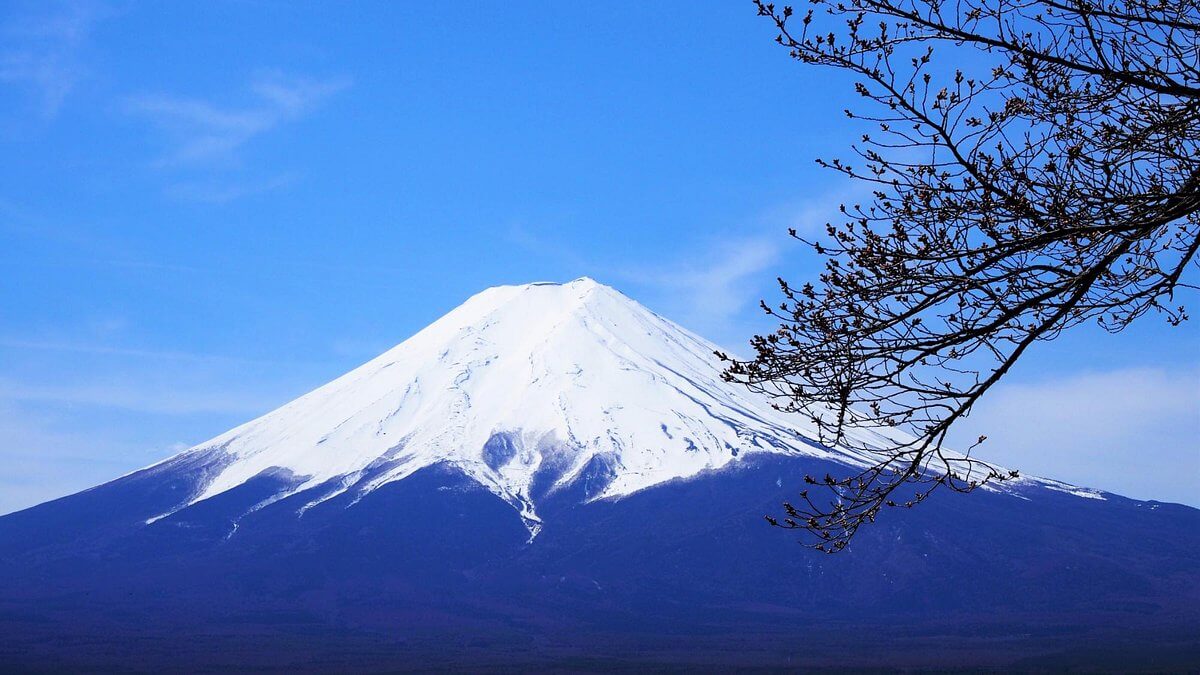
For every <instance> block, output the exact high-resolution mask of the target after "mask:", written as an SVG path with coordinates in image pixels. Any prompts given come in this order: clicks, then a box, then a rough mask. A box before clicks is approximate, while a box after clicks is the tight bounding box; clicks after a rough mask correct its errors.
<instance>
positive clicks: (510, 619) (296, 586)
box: [0, 278, 1200, 671]
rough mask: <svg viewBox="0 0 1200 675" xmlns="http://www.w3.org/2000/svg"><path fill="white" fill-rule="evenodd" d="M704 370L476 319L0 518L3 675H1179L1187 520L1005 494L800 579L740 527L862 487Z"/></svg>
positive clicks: (1194, 528) (1186, 608) (760, 533)
mask: <svg viewBox="0 0 1200 675" xmlns="http://www.w3.org/2000/svg"><path fill="white" fill-rule="evenodd" d="M714 350H715V346H714V345H712V344H711V343H709V342H707V341H706V340H704V339H703V338H700V337H698V336H696V335H694V334H692V333H690V332H689V331H687V330H685V329H683V328H681V327H680V326H678V325H676V324H674V323H672V322H671V321H668V320H667V319H664V318H663V317H661V316H659V315H657V314H655V313H654V312H652V311H650V310H648V309H646V308H645V307H643V306H641V305H640V304H638V303H637V302H634V301H633V300H631V299H629V298H628V297H626V296H624V295H622V294H621V293H619V292H617V291H615V290H613V289H611V288H609V287H607V286H604V285H601V284H598V283H596V282H595V281H592V280H591V279H587V278H584V279H578V280H575V281H573V282H570V283H566V284H551V283H535V284H527V285H523V286H505V287H497V288H492V289H489V290H486V291H483V292H482V293H479V294H478V295H476V296H474V297H472V298H470V299H469V300H467V301H466V302H465V303H464V304H463V305H461V306H459V307H458V308H457V309H454V310H453V311H451V312H450V313H449V314H447V315H445V316H444V317H442V318H441V319H439V320H438V321H436V322H434V323H433V324H431V325H430V326H428V327H427V328H425V329H424V330H422V331H420V332H419V333H417V334H416V335H414V336H413V337H411V338H409V339H408V340H406V341H404V342H403V343H401V344H399V345H397V346H396V347H394V348H392V349H390V350H388V351H387V352H385V353H383V354H382V355H380V356H378V357H377V358H375V359H372V360H371V361H369V362H367V363H365V364H363V365H362V366H360V367H358V368H356V369H355V370H353V371H351V372H349V373H347V374H346V375H344V376H342V377H339V378H337V379H335V380H333V381H332V382H330V383H328V384H326V385H324V386H322V387H320V388H318V389H316V390H314V391H312V392H310V393H308V394H306V395H304V396H301V397H300V398H298V399H296V400H294V401H292V402H290V403H287V404H285V405H284V406H282V407H280V408H278V409H277V410H274V411H272V412H270V413H268V414H266V415H264V416H262V417H260V418H258V419H256V420H253V421H250V422H248V423H246V424H243V425H242V426H239V427H237V428H234V429H231V430H230V431H228V432H226V433H223V434H221V435H219V436H217V437H215V438H213V439H211V440H209V441H206V442H204V443H200V444H199V445H196V446H195V447H192V448H190V449H188V450H186V451H184V452H182V453H180V454H178V455H175V456H173V457H170V458H168V459H166V460H164V461H162V462H159V463H157V464H155V465H153V466H150V467H147V468H145V469H142V470H140V471H136V472H133V473H131V474H128V475H126V476H122V477H120V478H117V479H116V480H114V481H111V482H109V483H105V484H103V485H100V486H98V487H95V488H92V489H90V490H86V491H84V492H81V493H78V494H75V495H71V496H68V497H64V498H62V499H58V500H55V501H52V502H48V503H46V504H42V505H40V506H36V507H33V508H31V509H27V510H24V511H21V512H18V513H14V514H10V515H8V516H4V517H0V667H3V666H7V667H9V668H10V669H18V670H19V669H27V670H61V669H73V670H78V669H83V670H88V669H91V670H97V669H99V670H135V671H136V670H152V671H162V670H164V669H165V670H206V669H224V668H236V669H241V670H254V669H258V670H268V671H272V670H278V671H297V670H321V671H326V670H356V671H362V670H419V669H435V670H436V669H471V670H486V669H513V668H517V669H521V668H532V667H542V666H546V665H554V666H556V667H559V668H563V669H567V670H593V669H613V668H628V669H643V668H654V669H660V670H661V669H674V668H689V667H708V668H741V667H765V668H780V667H809V668H819V667H826V668H868V667H875V666H879V665H884V664H886V665H891V666H914V667H938V668H952V667H991V668H1063V667H1073V666H1079V667H1084V668H1088V667H1091V668H1101V669H1126V668H1138V667H1146V668H1150V669H1174V668H1180V667H1191V666H1195V665H1200V603H1198V601H1200V511H1197V510H1196V509H1192V508H1189V507H1185V506H1180V505H1174V504H1163V503H1159V502H1145V501H1136V500H1131V499H1126V498H1124V497H1120V496H1118V495H1114V494H1111V493H1107V492H1102V491H1098V490H1091V489H1086V488H1079V487H1075V486H1071V485H1067V484H1064V483H1060V482H1057V481H1050V480H1042V479H1036V478H1023V479H1020V480H1019V481H1015V482H1012V483H1006V484H1004V485H1003V487H1001V488H996V489H989V490H986V491H980V492H977V493H976V494H972V495H969V496H963V495H954V494H946V495H936V496H935V497H934V498H932V499H931V500H929V501H928V502H927V503H926V504H923V505H922V507H921V508H920V509H915V510H913V511H905V512H904V513H888V514H885V515H884V517H881V518H880V521H879V522H878V523H876V524H875V525H873V526H872V527H870V528H868V529H866V530H864V531H863V532H862V533H860V534H859V535H858V537H857V538H856V539H855V541H854V543H853V545H852V546H851V548H850V549H849V550H848V551H846V552H843V553H841V554H838V555H836V556H823V555H819V554H816V553H814V552H811V551H809V550H808V549H804V548H801V547H799V546H797V545H796V543H795V542H794V540H793V538H791V537H789V536H788V535H787V534H786V533H781V532H780V531H778V530H772V529H770V528H768V527H766V526H765V525H764V523H763V521H762V515H763V514H764V513H771V512H774V511H775V509H776V507H777V505H778V504H779V503H780V502H782V501H784V500H786V499H787V498H788V496H789V494H790V493H792V492H794V491H795V490H796V489H798V487H797V486H798V485H800V484H801V483H802V480H803V476H804V475H806V474H823V473H826V472H830V473H834V474H835V475H836V474H839V473H845V472H846V471H852V470H853V467H855V466H861V465H862V464H863V463H864V462H866V461H869V458H867V457H863V456H861V455H858V454H855V453H852V452H850V451H847V450H845V449H843V448H839V447H826V446H823V445H822V444H820V443H819V442H817V441H816V440H815V439H816V434H815V432H814V431H813V430H812V429H810V428H807V427H806V426H805V425H804V423H803V421H802V420H800V419H797V418H794V417H792V416H789V415H785V414H783V413H780V412H778V411H776V410H774V409H773V408H772V407H771V405H770V402H769V401H767V400H765V399H764V398H762V397H760V396H758V395H757V394H753V393H751V392H749V391H748V390H746V389H744V388H742V387H740V386H738V385H735V384H731V383H727V382H724V381H722V380H721V378H720V376H719V372H720V364H719V363H718V362H717V360H716V357H715V356H714V354H713V352H714ZM858 440H862V441H866V442H870V441H871V440H872V439H870V438H861V439H858ZM856 445H858V444H856ZM1049 450H1052V449H1049ZM0 669H2V668H0Z"/></svg>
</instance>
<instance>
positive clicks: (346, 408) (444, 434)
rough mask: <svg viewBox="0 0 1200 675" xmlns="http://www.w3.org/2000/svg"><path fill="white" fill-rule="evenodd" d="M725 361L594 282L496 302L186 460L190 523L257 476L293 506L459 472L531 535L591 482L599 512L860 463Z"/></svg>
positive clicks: (519, 291)
mask: <svg viewBox="0 0 1200 675" xmlns="http://www.w3.org/2000/svg"><path fill="white" fill-rule="evenodd" d="M715 349H716V347H715V345H713V344H711V343H709V342H707V341H705V340H703V339H702V338H699V337H697V336H695V335H693V334H691V333H689V332H688V331H686V330H684V329H683V328H681V327H679V326H678V325H676V324H674V323H672V322H670V321H667V320H665V319H663V318H662V317H660V316H658V315H656V314H654V313H653V312H651V311H649V310H647V309H646V308H644V307H642V306H641V305H639V304H638V303H636V302H634V301H633V300H630V299H629V298H627V297H625V296H623V295H621V294H620V293H618V292H616V291H614V290H613V289H611V288H609V287H607V286H602V285H600V284H597V283H596V282H595V281H593V280H591V279H587V278H582V279H577V280H575V281H573V282H571V283H568V284H549V283H541V284H528V285H524V286H504V287H497V288H492V289H489V290H486V291H484V292H482V293H479V294H478V295H476V296H474V297H472V298H471V299H470V300H468V301H467V302H466V303H464V304H463V305H461V306H460V307H458V308H457V309H455V310H454V311H452V312H450V313H449V314H447V315H446V316H444V317H442V318H441V319H439V320H438V321H436V322H434V323H433V324H432V325H430V326H429V327H427V328H426V329H424V330H422V331H421V332H419V333H417V334H416V335H414V336H413V337H412V338H410V339H408V340H406V341H405V342H403V343H402V344H400V345H398V346H396V347H394V348H393V349H390V350H388V351H387V352H385V353H384V354H382V355H380V356H379V357H377V358H375V359H372V360H371V361H370V362H368V363H366V364H364V365H362V366H360V367H359V368H356V369H355V370H353V371H351V372H350V373H348V374H346V375H344V376H342V377H340V378H338V379H336V380H334V381H332V382H330V383H329V384H327V385H325V386H323V387H320V388H319V389H317V390H315V391H313V392H311V393H309V394H306V395H305V396H302V397H300V398H299V399H296V400H295V401H292V402H291V403H288V404H286V405H284V406H282V407H281V408H279V409H278V410H275V411H273V412H271V413H268V414H267V415H264V416H263V417H260V418H259V419H256V420H254V421H252V422H249V423H247V424H244V425H242V426H240V427H237V428H235V429H233V430H231V431H229V432H227V433H225V434H222V435H220V436H217V437H216V438H214V439H211V440H209V441H207V442H205V443H201V444H200V445H198V446H196V447H194V448H192V449H190V450H188V451H187V452H186V453H185V454H186V455H188V456H190V457H193V458H195V459H193V460H192V461H197V462H200V463H202V464H203V465H204V466H205V470H206V471H208V472H211V476H209V477H207V478H206V479H205V481H204V484H203V487H202V489H200V490H199V491H198V492H197V493H196V494H194V495H192V496H191V498H190V499H189V500H188V502H187V503H185V504H181V505H179V506H184V507H186V506H188V505H191V504H194V503H197V502H200V501H203V500H205V499H209V498H211V497H213V496H215V495H219V494H221V493H223V492H226V491H228V490H230V489H232V488H234V487H236V486H238V485H242V484H244V483H245V482H246V481H248V480H250V479H252V478H254V477H255V476H258V475H260V474H262V473H263V472H264V471H274V472H285V473H287V474H290V476H291V481H290V487H289V489H288V491H300V490H304V489H307V488H310V487H313V486H315V485H319V484H323V483H327V482H328V481H331V480H336V481H338V483H339V484H340V485H341V489H348V488H349V487H350V486H351V485H357V486H358V487H359V488H360V489H361V490H363V491H365V492H370V491H371V490H372V489H375V488H378V487H379V486H381V485H384V484H387V483H389V482H391V481H396V480H401V479H403V478H405V477H407V476H409V475H411V474H412V473H414V472H416V471H418V470H420V469H422V468H425V467H428V466H431V465H434V464H437V463H441V462H449V463H452V464H454V465H456V466H458V467H459V468H460V469H461V470H462V471H463V472H465V473H466V474H467V475H469V476H471V477H472V478H473V479H475V480H476V481H478V482H479V483H480V484H481V485H483V486H485V487H486V488H487V489H489V490H490V491H492V492H493V493H495V494H496V495H498V496H500V497H501V498H503V499H504V500H505V501H507V502H509V503H510V504H512V505H513V506H514V507H515V508H517V509H518V510H519V511H520V512H521V514H522V516H523V517H524V518H525V520H526V522H527V523H528V524H529V526H530V528H531V530H532V531H534V532H536V529H537V528H538V527H539V523H540V517H539V516H538V514H537V510H536V502H537V500H538V498H539V497H542V496H544V495H545V494H547V493H550V492H553V491H555V490H557V489H559V488H561V487H562V486H563V485H566V484H568V483H570V482H572V481H574V480H575V479H576V478H577V477H579V476H580V475H583V474H584V473H589V475H590V476H591V482H592V484H593V486H592V494H591V495H590V496H591V497H594V498H604V497H620V496H623V495H628V494H631V493H633V492H636V491H638V490H641V489H644V488H646V487H649V486H652V485H657V484H660V483H663V482H665V481H669V480H673V479H676V478H683V477H688V476H693V475H695V474H697V473H698V472H700V471H703V470H707V469H713V468H719V467H722V466H725V465H727V464H729V463H730V462H733V461H736V460H737V458H738V456H739V455H740V454H742V453H754V452H776V453H789V454H802V455H809V456H822V457H829V458H833V459H838V460H841V461H844V462H853V461H856V458H855V457H853V456H849V455H846V454H845V453H840V454H838V453H831V452H830V451H828V450H826V449H824V448H821V447H820V446H818V445H817V444H816V443H814V442H812V441H811V440H809V439H808V438H806V437H805V436H804V435H803V433H804V431H803V429H801V430H800V431H797V430H796V428H795V425H796V423H797V420H795V419H791V418H786V417H783V416H781V415H780V414H779V413H777V412H776V411H774V410H773V409H772V408H771V406H770V405H769V403H767V402H766V401H764V400H763V399H761V398H759V397H756V396H753V395H751V394H750V393H749V392H747V391H746V390H745V389H743V388H742V387H739V386H737V385H733V384H730V383H726V382H723V381H722V380H721V379H720V377H719V372H720V364H719V363H718V362H717V360H716V358H715V356H714V354H713V352H714V350H715ZM367 472H370V473H371V475H372V477H371V479H370V481H369V482H367V483H364V482H363V476H364V475H365V474H366V473H367ZM341 489H334V490H328V491H326V492H324V493H323V498H329V497H332V496H335V495H337V494H340V492H341ZM314 504H315V503H314ZM314 504H308V505H305V508H310V507H311V506H313V505H314ZM164 515H166V514H165V513H164V514H153V515H152V517H151V520H153V519H155V518H160V517H162V516H164Z"/></svg>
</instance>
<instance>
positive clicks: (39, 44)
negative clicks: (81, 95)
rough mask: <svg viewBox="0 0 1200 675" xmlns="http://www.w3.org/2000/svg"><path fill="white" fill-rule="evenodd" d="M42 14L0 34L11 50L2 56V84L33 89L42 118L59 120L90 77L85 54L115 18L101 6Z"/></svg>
mask: <svg viewBox="0 0 1200 675" xmlns="http://www.w3.org/2000/svg"><path fill="white" fill-rule="evenodd" d="M39 8H40V9H42V10H43V11H42V12H39V13H36V14H26V15H21V16H17V17H15V18H11V19H10V20H9V21H7V22H6V23H5V25H4V26H3V28H2V29H0V30H2V34H3V37H4V42H5V43H6V44H7V47H6V48H4V49H3V50H0V82H5V83H8V84H11V85H17V86H24V87H27V88H29V89H32V90H33V91H34V92H35V93H36V94H37V97H38V98H39V99H40V108H41V111H42V115H43V116H45V117H53V116H54V115H56V114H57V113H58V111H59V109H60V108H61V107H62V105H63V103H64V102H65V101H66V99H67V97H68V96H69V95H70V94H71V92H72V91H73V90H74V89H75V87H76V86H77V85H78V83H79V82H80V81H81V80H82V79H83V78H84V77H85V75H86V73H87V68H86V66H85V65H84V64H83V62H82V59H81V58H80V55H79V51H80V50H81V49H82V48H83V46H84V45H85V43H86V42H87V40H88V37H89V35H90V33H91V31H92V28H93V27H94V26H95V24H96V23H98V22H99V21H100V20H102V19H104V18H105V17H107V16H108V15H109V14H110V13H111V12H110V10H109V8H108V7H107V6H106V5H104V4H101V3H97V2H67V3H64V4H60V5H58V6H57V7H55V8H54V9H51V10H50V11H44V10H46V6H39ZM55 10H57V11H55Z"/></svg>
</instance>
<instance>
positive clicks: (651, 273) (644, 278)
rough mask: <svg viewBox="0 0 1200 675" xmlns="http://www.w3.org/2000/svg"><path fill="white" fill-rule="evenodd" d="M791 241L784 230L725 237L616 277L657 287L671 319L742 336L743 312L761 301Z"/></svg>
mask: <svg viewBox="0 0 1200 675" xmlns="http://www.w3.org/2000/svg"><path fill="white" fill-rule="evenodd" d="M786 243H787V240H786V237H785V235H784V234H783V233H782V232H780V233H778V234H776V235H774V236H770V235H765V236H754V237H741V238H719V239H714V240H712V241H710V242H707V243H706V245H704V246H702V247H699V248H696V249H693V250H692V251H690V252H689V253H688V255H686V257H676V258H674V259H672V260H668V261H664V262H662V263H659V264H656V265H652V266H640V267H630V268H626V269H623V270H619V271H617V272H616V276H618V277H620V278H622V279H625V280H627V281H629V282H632V283H634V284H636V285H638V286H641V287H644V288H646V289H648V290H649V291H651V292H652V293H653V295H654V296H656V299H657V303H656V304H660V305H661V306H662V309H663V312H664V313H666V314H668V315H669V316H671V318H673V319H675V320H677V321H679V322H681V323H683V324H684V325H686V326H688V327H690V328H692V329H693V330H696V331H697V332H700V333H701V334H704V335H705V336H706V337H711V338H713V339H717V340H721V339H722V338H723V337H725V336H730V335H734V334H737V335H740V333H741V331H738V330H736V329H733V328H734V324H738V323H741V316H740V315H741V314H742V313H743V312H744V311H746V310H747V309H748V308H751V307H753V306H755V305H757V304H758V301H759V300H760V299H761V297H762V292H763V290H764V288H768V287H770V285H771V281H772V280H773V279H774V277H773V276H772V275H771V273H770V269H771V268H772V267H773V266H775V265H776V264H777V263H778V262H779V261H780V259H781V257H782V252H783V246H784V245H785V244H786ZM731 329H733V330H731ZM743 337H748V335H746V336H743ZM738 339H739V340H740V339H741V338H740V337H739V338H738Z"/></svg>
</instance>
